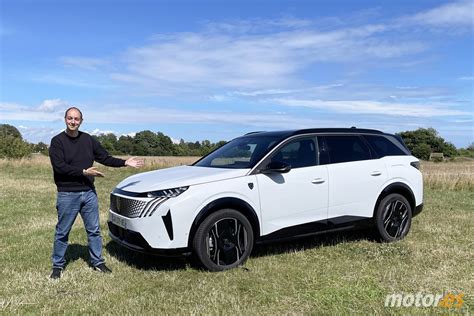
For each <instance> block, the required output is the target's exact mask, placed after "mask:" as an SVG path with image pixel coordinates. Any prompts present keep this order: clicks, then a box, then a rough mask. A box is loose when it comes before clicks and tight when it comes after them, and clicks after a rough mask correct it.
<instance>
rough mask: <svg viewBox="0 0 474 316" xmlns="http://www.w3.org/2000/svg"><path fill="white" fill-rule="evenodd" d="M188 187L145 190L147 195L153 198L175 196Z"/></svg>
mask: <svg viewBox="0 0 474 316" xmlns="http://www.w3.org/2000/svg"><path fill="white" fill-rule="evenodd" d="M188 188H189V186H188V187H179V188H173V189H166V190H158V191H151V192H147V194H146V195H147V197H150V198H154V197H167V198H171V197H176V196H178V195H180V194H181V193H183V192H184V191H186V190H187V189H188Z"/></svg>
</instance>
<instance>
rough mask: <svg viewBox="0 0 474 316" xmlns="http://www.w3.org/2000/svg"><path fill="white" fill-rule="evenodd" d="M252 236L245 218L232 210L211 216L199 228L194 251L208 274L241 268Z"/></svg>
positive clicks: (251, 230)
mask: <svg viewBox="0 0 474 316" xmlns="http://www.w3.org/2000/svg"><path fill="white" fill-rule="evenodd" d="M253 243H254V234H253V229H252V225H251V224H250V222H249V220H248V219H247V217H245V216H244V215H243V214H242V213H240V212H238V211H236V210H233V209H222V210H219V211H217V212H214V213H212V214H210V215H209V216H208V217H206V218H205V219H204V221H203V222H202V223H201V224H200V225H199V227H198V229H197V230H196V233H195V235H194V238H193V250H194V255H195V257H196V259H197V260H198V261H199V263H200V264H201V265H202V266H203V267H204V268H205V269H207V270H209V271H214V272H216V271H224V270H228V269H232V268H235V267H237V266H238V265H241V264H242V263H244V262H245V260H247V258H248V257H249V255H250V253H251V252H252V248H253Z"/></svg>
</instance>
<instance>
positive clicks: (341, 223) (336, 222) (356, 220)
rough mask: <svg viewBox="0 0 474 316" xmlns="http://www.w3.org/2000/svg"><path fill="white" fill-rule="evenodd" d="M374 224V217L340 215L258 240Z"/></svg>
mask: <svg viewBox="0 0 474 316" xmlns="http://www.w3.org/2000/svg"><path fill="white" fill-rule="evenodd" d="M371 225H373V219H372V218H369V217H361V216H339V217H334V218H330V219H328V220H320V221H316V222H311V223H305V224H301V225H296V226H291V227H286V228H282V229H280V230H277V231H275V232H273V233H270V234H268V235H265V236H262V237H260V238H259V239H258V240H257V242H258V243H264V242H269V241H277V240H286V239H292V238H299V237H304V236H311V235H317V234H322V233H327V232H333V231H340V230H347V229H354V228H363V227H368V226H371Z"/></svg>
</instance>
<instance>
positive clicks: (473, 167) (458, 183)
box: [421, 160, 474, 191]
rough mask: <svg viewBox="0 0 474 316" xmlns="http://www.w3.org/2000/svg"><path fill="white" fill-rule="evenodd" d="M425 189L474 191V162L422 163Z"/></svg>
mask: <svg viewBox="0 0 474 316" xmlns="http://www.w3.org/2000/svg"><path fill="white" fill-rule="evenodd" d="M421 171H422V173H423V180H424V185H425V187H428V188H431V189H442V190H469V191H473V190H474V160H470V161H463V162H429V161H423V162H422V163H421Z"/></svg>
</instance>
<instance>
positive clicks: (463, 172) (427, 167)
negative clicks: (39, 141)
mask: <svg viewBox="0 0 474 316" xmlns="http://www.w3.org/2000/svg"><path fill="white" fill-rule="evenodd" d="M128 157H129V156H122V157H121V158H123V159H127V158H128ZM143 159H144V160H145V168H144V170H142V171H147V170H155V169H162V168H168V167H173V166H181V165H190V164H192V163H193V162H195V161H196V160H198V159H199V157H173V156H163V157H143ZM13 165H15V167H22V166H23V167H28V168H31V167H45V166H48V167H49V166H50V162H49V158H48V157H46V156H43V155H32V156H31V157H30V158H25V159H19V160H7V159H0V168H7V169H9V168H12V166H13ZM99 168H102V167H101V166H100V165H99ZM421 171H422V173H423V179H424V185H425V187H426V188H431V189H443V190H470V191H472V190H474V159H470V160H463V161H454V162H452V161H450V162H430V161H422V163H421ZM17 185H18V184H17Z"/></svg>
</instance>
